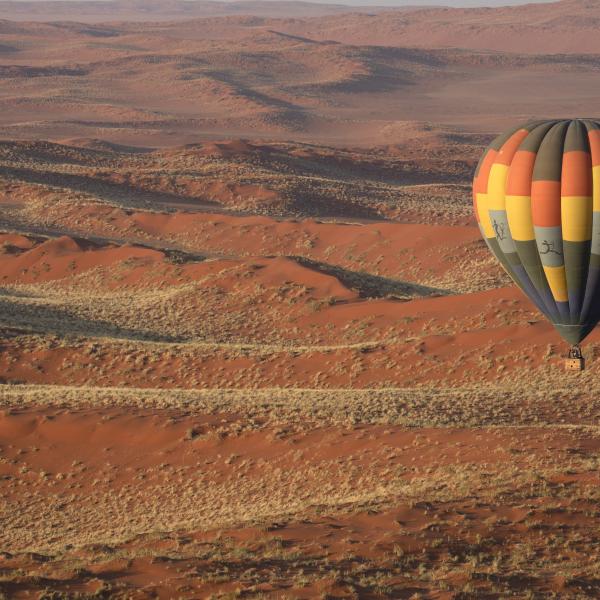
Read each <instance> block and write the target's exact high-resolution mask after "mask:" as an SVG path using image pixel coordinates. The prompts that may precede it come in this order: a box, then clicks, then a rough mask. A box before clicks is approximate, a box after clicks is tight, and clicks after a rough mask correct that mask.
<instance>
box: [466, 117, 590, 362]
mask: <svg viewBox="0 0 600 600" xmlns="http://www.w3.org/2000/svg"><path fill="white" fill-rule="evenodd" d="M473 201H474V207H475V215H476V216H477V221H478V224H479V227H480V230H481V233H482V235H483V238H484V239H485V241H486V242H487V245H488V246H489V248H490V250H491V251H492V253H493V254H494V256H495V257H496V258H497V259H498V260H499V261H500V263H501V264H502V266H503V267H504V269H505V270H506V271H507V273H508V274H509V275H510V277H511V278H512V279H513V281H514V282H515V283H516V284H517V285H518V286H519V287H520V288H521V290H523V292H524V293H525V294H526V295H527V296H528V297H529V298H530V299H531V301H532V302H533V303H534V304H535V305H536V306H537V308H538V309H539V310H540V311H541V312H542V313H543V314H544V315H545V316H546V317H547V318H548V319H549V320H550V322H551V323H552V324H553V325H554V327H555V328H556V330H557V331H558V333H559V334H560V335H561V336H562V337H563V338H564V339H565V340H566V341H567V342H569V343H570V344H571V345H572V346H571V349H570V351H569V358H570V359H571V361H570V362H569V361H568V362H567V365H571V367H572V368H573V367H574V368H583V358H582V355H581V350H580V348H579V343H580V342H581V341H582V340H583V339H584V338H585V337H586V336H587V335H588V334H589V333H590V332H591V331H592V329H593V328H594V327H595V326H596V324H597V323H598V321H599V320H600V121H596V120H592V119H573V120H555V121H538V122H533V123H528V124H526V125H523V126H521V127H517V128H515V129H511V130H510V131H507V132H506V133H504V134H502V135H500V136H498V137H497V138H496V139H495V140H494V141H493V142H492V143H491V144H490V145H489V146H488V148H487V149H486V151H485V152H484V154H483V156H482V158H481V160H480V161H479V165H478V166H477V170H476V172H475V178H474V181H473ZM578 365H579V366H578Z"/></svg>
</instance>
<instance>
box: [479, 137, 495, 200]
mask: <svg viewBox="0 0 600 600" xmlns="http://www.w3.org/2000/svg"><path fill="white" fill-rule="evenodd" d="M496 156H498V152H496V150H494V149H493V148H490V149H489V150H488V153H487V154H486V155H485V158H484V159H483V162H482V163H481V168H480V169H479V176H478V177H477V185H476V188H477V189H475V190H474V191H475V193H476V194H477V193H480V194H487V189H488V179H489V178H490V170H491V168H492V165H493V164H494V163H495V162H496Z"/></svg>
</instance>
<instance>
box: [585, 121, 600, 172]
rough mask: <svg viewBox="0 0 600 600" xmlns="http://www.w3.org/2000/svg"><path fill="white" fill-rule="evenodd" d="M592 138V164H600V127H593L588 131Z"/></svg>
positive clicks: (590, 138)
mask: <svg viewBox="0 0 600 600" xmlns="http://www.w3.org/2000/svg"><path fill="white" fill-rule="evenodd" d="M588 137H589V140H590V152H591V153H592V165H593V166H594V167H599V166H600V129H592V130H591V131H589V132H588Z"/></svg>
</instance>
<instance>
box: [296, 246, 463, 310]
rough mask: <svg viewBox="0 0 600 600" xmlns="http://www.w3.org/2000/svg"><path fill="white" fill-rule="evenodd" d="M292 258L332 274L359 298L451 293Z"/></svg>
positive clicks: (405, 298) (413, 296) (303, 258)
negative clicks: (355, 292)
mask: <svg viewBox="0 0 600 600" xmlns="http://www.w3.org/2000/svg"><path fill="white" fill-rule="evenodd" d="M292 258H293V259H294V260H295V261H296V262H298V263H299V264H301V265H302V266H303V267H307V268H309V269H314V270H315V271H319V272H321V273H325V274H326V275H332V276H333V277H335V278H336V279H338V280H339V281H340V282H341V283H342V284H343V285H345V286H346V287H347V288H350V289H354V290H356V291H357V292H358V293H359V295H360V297H361V298H396V299H398V300H410V299H411V298H421V297H426V296H448V295H450V294H451V292H449V291H448V290H442V289H438V288H433V287H428V286H425V285H418V284H416V283H409V282H406V281H397V280H394V279H388V278H387V277H381V276H379V275H371V274H370V273H365V272H356V271H351V270H350V269H344V268H342V267H337V266H334V265H330V264H327V263H323V262H318V261H316V260H311V259H309V258H305V257H302V256H295V257H292Z"/></svg>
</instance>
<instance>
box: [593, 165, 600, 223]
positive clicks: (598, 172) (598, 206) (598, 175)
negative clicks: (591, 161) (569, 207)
mask: <svg viewBox="0 0 600 600" xmlns="http://www.w3.org/2000/svg"><path fill="white" fill-rule="evenodd" d="M592 180H593V184H594V192H593V193H594V211H595V212H598V211H600V165H599V166H597V167H592Z"/></svg>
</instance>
